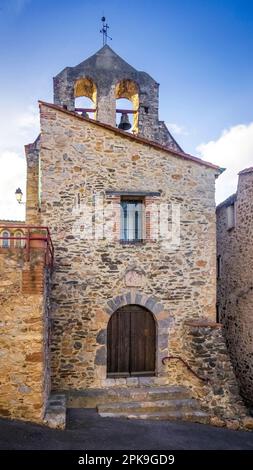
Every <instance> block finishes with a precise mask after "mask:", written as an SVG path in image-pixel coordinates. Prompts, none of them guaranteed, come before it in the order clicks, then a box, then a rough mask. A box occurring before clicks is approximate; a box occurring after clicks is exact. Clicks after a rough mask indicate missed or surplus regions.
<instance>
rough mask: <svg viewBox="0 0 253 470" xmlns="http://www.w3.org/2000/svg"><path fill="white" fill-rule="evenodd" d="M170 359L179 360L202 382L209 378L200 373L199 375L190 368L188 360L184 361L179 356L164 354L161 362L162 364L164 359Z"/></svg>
mask: <svg viewBox="0 0 253 470" xmlns="http://www.w3.org/2000/svg"><path fill="white" fill-rule="evenodd" d="M171 359H176V360H178V361H181V362H182V363H183V364H184V365H185V367H187V369H188V370H189V371H190V372H191V373H192V374H193V375H195V377H197V378H198V379H199V380H202V381H203V382H209V378H208V377H202V376H201V375H199V374H198V373H197V372H195V370H193V369H192V368H191V366H190V365H189V364H188V362H186V361H185V360H184V359H183V358H182V357H181V356H165V357H163V359H162V363H163V365H165V361H167V360H168V361H169V360H171Z"/></svg>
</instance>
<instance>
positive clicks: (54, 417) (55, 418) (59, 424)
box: [43, 393, 66, 429]
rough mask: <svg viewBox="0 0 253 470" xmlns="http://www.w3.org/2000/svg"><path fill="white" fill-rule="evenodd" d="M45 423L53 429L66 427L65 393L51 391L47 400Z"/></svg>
mask: <svg viewBox="0 0 253 470" xmlns="http://www.w3.org/2000/svg"><path fill="white" fill-rule="evenodd" d="M43 421H44V423H45V424H46V425H47V426H49V427H50V428H53V429H65V426H66V397H65V394H63V393H51V395H50V396H49V397H48V400H47V406H46V412H45V416H44V420H43Z"/></svg>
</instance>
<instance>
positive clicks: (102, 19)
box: [100, 16, 112, 46]
mask: <svg viewBox="0 0 253 470" xmlns="http://www.w3.org/2000/svg"><path fill="white" fill-rule="evenodd" d="M101 21H102V29H100V33H102V34H103V46H105V45H106V44H107V39H110V40H112V38H111V37H110V36H108V34H107V31H108V29H109V26H108V24H107V23H106V22H105V16H102V18H101Z"/></svg>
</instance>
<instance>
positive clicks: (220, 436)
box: [0, 409, 253, 450]
mask: <svg viewBox="0 0 253 470" xmlns="http://www.w3.org/2000/svg"><path fill="white" fill-rule="evenodd" d="M0 449H1V450H4V449H5V450H6V449H11V450H12V449H25V450H31V449H34V450H44V449H55V450H56V449H59V450H62V449H70V450H84V449H87V450H93V449H97V450H116V449H120V450H126V449H129V450H134V449H140V450H143V449H145V450H181V449H183V450H207V449H210V450H211V449H216V450H229V449H230V450H232V449H234V450H240V449H245V450H253V432H243V431H231V430H228V429H222V428H215V427H212V426H207V425H203V424H194V423H183V422H167V421H160V422H159V421H142V420H127V419H118V418H117V419H115V418H114V419H112V418H100V417H99V416H98V415H97V413H96V411H95V410H87V409H72V410H68V415H67V429H66V430H65V431H59V430H53V429H48V428H46V427H44V426H38V425H35V424H30V423H23V422H20V421H9V420H6V419H0Z"/></svg>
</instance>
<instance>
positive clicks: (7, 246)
mask: <svg viewBox="0 0 253 470" xmlns="http://www.w3.org/2000/svg"><path fill="white" fill-rule="evenodd" d="M5 234H7V236H5ZM10 236H11V234H10V232H9V230H6V229H4V230H2V231H1V237H3V238H2V239H1V248H10V246H11V241H10ZM5 242H7V245H5Z"/></svg>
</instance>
